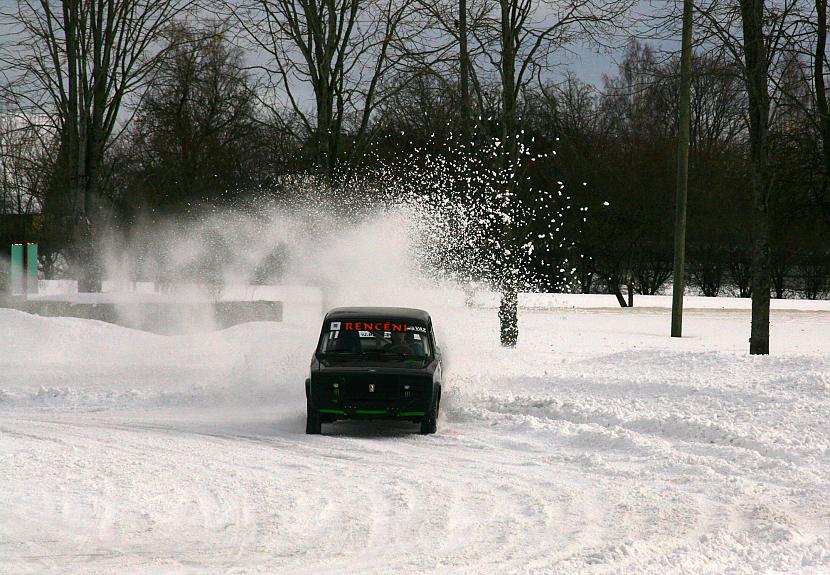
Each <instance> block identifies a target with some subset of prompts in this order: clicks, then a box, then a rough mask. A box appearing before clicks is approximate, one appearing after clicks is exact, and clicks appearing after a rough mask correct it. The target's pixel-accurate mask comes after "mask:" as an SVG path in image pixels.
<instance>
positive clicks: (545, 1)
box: [472, 0, 631, 346]
mask: <svg viewBox="0 0 830 575" xmlns="http://www.w3.org/2000/svg"><path fill="white" fill-rule="evenodd" d="M630 5H631V3H630V2H627V1H623V2H615V1H610V0H573V1H561V0H494V1H492V2H490V3H489V4H487V6H488V7H489V10H487V11H486V12H485V13H484V17H483V18H482V20H481V22H480V24H479V25H478V26H476V27H475V28H474V29H473V31H472V33H473V35H474V37H475V39H476V41H477V42H478V44H479V47H480V50H479V51H480V52H481V53H482V54H484V57H483V58H484V62H479V65H481V64H482V63H487V64H489V67H490V69H491V70H493V71H495V73H496V76H497V78H498V85H499V91H500V110H499V118H498V119H499V122H498V125H499V128H500V129H499V134H498V136H499V137H500V140H501V164H502V165H501V168H502V170H504V172H505V175H506V176H505V180H506V182H505V184H506V187H507V189H506V191H505V196H504V200H505V204H506V205H505V211H506V214H507V215H506V218H505V221H506V222H507V223H506V225H504V226H503V229H502V244H503V245H502V248H503V249H504V252H505V256H506V257H505V266H504V268H505V269H504V276H503V281H502V282H501V283H502V285H501V286H500V287H501V290H502V298H501V305H500V308H499V318H500V324H501V341H502V344H503V345H506V346H513V345H515V344H516V342H517V339H518V320H517V295H518V294H517V292H518V287H517V281H518V277H517V269H518V266H517V264H516V261H515V255H516V254H517V253H518V252H517V250H518V246H517V245H516V241H515V237H514V235H515V234H514V231H513V230H512V229H511V226H510V224H509V221H510V215H509V213H510V211H511V205H510V204H511V198H513V197H515V194H516V189H515V187H516V182H517V179H518V174H516V173H515V172H516V169H517V168H518V165H519V150H520V139H521V132H520V129H519V115H520V112H519V106H518V104H519V102H520V96H521V94H522V92H523V90H525V89H526V88H527V86H528V85H529V83H530V82H532V81H534V80H540V79H542V78H544V76H545V74H546V73H547V72H548V71H549V70H550V69H551V68H552V67H553V66H555V65H557V64H561V61H562V58H561V57H559V55H560V54H562V53H563V52H565V51H567V50H568V49H569V47H570V46H572V45H573V43H574V42H577V41H582V42H593V43H595V44H598V43H602V42H603V38H605V39H607V38H611V37H612V36H613V34H612V32H613V26H614V25H615V24H616V23H618V22H619V19H620V18H621V17H622V16H623V15H624V14H626V13H627V11H628V9H629V7H630ZM474 85H475V88H476V90H477V91H478V92H479V99H481V98H482V95H481V87H482V82H476V83H475V84H474Z"/></svg>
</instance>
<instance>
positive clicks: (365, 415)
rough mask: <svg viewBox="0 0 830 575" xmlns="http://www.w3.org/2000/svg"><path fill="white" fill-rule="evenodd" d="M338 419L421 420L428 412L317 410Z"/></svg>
mask: <svg viewBox="0 0 830 575" xmlns="http://www.w3.org/2000/svg"><path fill="white" fill-rule="evenodd" d="M316 411H318V412H319V413H321V414H326V415H329V416H334V417H336V418H337V419H420V418H422V417H423V416H424V415H425V414H426V410H424V409H419V408H412V407H404V408H397V407H377V406H371V407H370V406H341V407H324V408H321V409H317V410H316Z"/></svg>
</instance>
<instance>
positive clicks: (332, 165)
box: [226, 0, 433, 180]
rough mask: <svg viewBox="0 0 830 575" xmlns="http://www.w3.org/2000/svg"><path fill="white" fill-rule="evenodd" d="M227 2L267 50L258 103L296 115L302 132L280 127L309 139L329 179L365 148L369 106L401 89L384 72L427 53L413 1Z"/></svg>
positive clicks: (277, 113)
mask: <svg viewBox="0 0 830 575" xmlns="http://www.w3.org/2000/svg"><path fill="white" fill-rule="evenodd" d="M226 7H227V9H228V10H229V11H230V13H231V14H232V15H233V17H234V18H235V21H236V23H237V24H238V26H239V28H240V29H241V31H242V33H243V36H244V38H245V39H246V40H247V42H248V43H250V44H251V45H252V46H254V47H256V48H257V49H260V50H262V51H264V52H265V53H266V54H267V55H268V57H269V60H268V62H266V63H264V64H262V65H261V66H259V68H261V70H262V71H263V72H264V73H265V74H266V76H267V77H268V78H269V79H270V80H271V82H272V87H273V88H274V91H273V93H272V94H271V99H270V100H269V101H265V100H264V103H266V104H267V105H268V106H269V107H271V109H272V110H273V111H274V114H275V117H276V118H278V119H280V120H281V121H282V120H283V119H284V118H285V112H284V110H283V107H287V109H288V110H289V114H290V115H291V116H293V117H295V118H299V120H300V126H301V129H302V131H301V132H296V131H295V130H294V126H292V125H291V124H290V123H288V122H284V121H283V122H282V123H283V126H282V127H283V128H284V129H286V130H291V131H294V132H295V137H296V138H297V139H298V140H299V141H307V140H311V142H312V147H313V156H314V160H315V163H316V164H317V165H318V166H319V168H320V169H321V171H322V172H323V174H324V175H325V176H326V177H327V178H328V179H329V180H331V179H332V178H333V177H334V176H335V173H336V171H337V169H338V166H339V165H343V164H345V165H347V166H348V165H350V164H351V163H352V161H353V160H354V158H355V157H359V155H360V153H361V152H362V151H363V150H365V146H366V143H367V142H368V141H369V140H370V138H371V136H372V133H373V128H374V125H373V122H372V120H373V115H374V113H375V112H376V110H377V109H378V107H379V106H380V105H382V104H383V102H384V101H385V100H386V99H387V98H389V97H390V95H391V94H392V93H394V91H395V90H396V89H400V87H401V84H400V83H396V84H395V85H394V87H392V88H391V89H389V88H390V86H388V85H387V80H388V77H389V76H390V72H392V71H395V72H396V73H400V71H401V69H402V68H404V67H405V66H406V64H407V63H408V62H410V61H416V62H418V61H419V60H422V59H423V58H426V57H427V55H428V54H430V53H432V52H433V49H432V48H431V47H430V46H429V45H428V44H426V43H420V42H419V41H418V37H419V35H420V34H422V33H423V31H424V29H425V28H426V27H427V26H426V25H425V24H424V22H423V17H424V16H423V12H422V11H420V10H418V9H417V7H416V4H415V2H414V0H321V1H319V2H311V1H309V0H239V2H233V0H229V1H228V2H227V4H226ZM309 89H310V90H309ZM309 92H310V93H309ZM283 99H284V100H283ZM309 99H313V104H312V105H311V106H309V105H308V100H309ZM280 100H283V101H282V102H281V101H280ZM283 104H285V106H283Z"/></svg>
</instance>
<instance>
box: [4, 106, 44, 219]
mask: <svg viewBox="0 0 830 575" xmlns="http://www.w3.org/2000/svg"><path fill="white" fill-rule="evenodd" d="M54 143H55V138H54V134H53V133H50V132H48V131H46V130H44V129H41V127H39V126H37V125H33V124H31V123H30V122H29V121H28V120H27V119H26V118H24V117H22V116H20V115H18V114H14V113H10V112H2V113H0V214H29V213H40V212H41V210H42V208H43V199H44V198H43V196H44V192H45V189H46V184H47V179H48V178H49V176H50V175H51V173H52V163H53V161H54V158H53V156H54V152H55V145H54Z"/></svg>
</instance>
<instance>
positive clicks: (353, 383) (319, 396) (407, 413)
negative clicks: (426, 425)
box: [310, 370, 434, 417]
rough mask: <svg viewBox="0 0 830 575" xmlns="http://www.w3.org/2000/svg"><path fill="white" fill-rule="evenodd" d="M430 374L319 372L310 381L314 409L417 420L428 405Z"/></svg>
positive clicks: (332, 412) (342, 413)
mask: <svg viewBox="0 0 830 575" xmlns="http://www.w3.org/2000/svg"><path fill="white" fill-rule="evenodd" d="M433 388H434V386H433V383H432V377H431V375H420V376H419V375H412V374H405V373H394V372H393V371H391V372H390V371H386V372H384V373H379V372H367V371H365V370H363V371H356V372H329V373H325V372H321V373H317V374H313V375H312V378H311V388H310V392H311V393H310V396H311V403H312V405H313V407H314V409H317V410H319V411H320V412H321V413H330V414H333V415H339V416H341V417H347V416H352V417H418V416H422V415H423V414H424V413H425V412H426V411H427V410H428V409H429V406H430V405H431V403H432V394H433Z"/></svg>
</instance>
